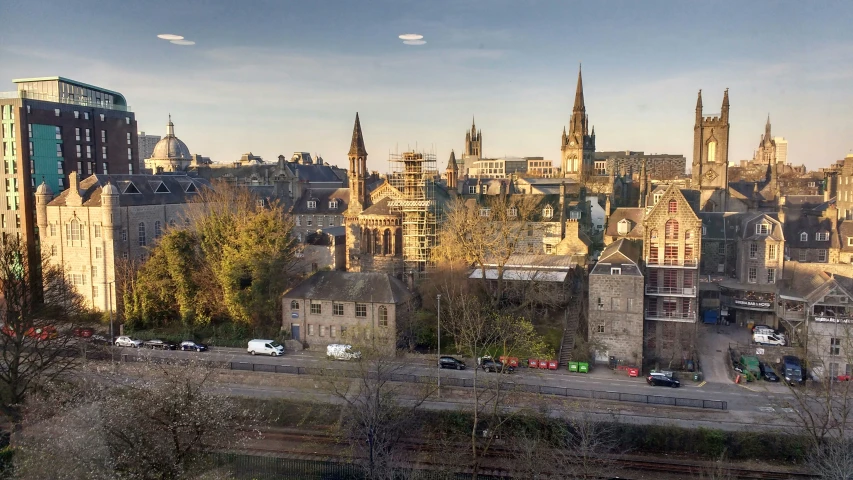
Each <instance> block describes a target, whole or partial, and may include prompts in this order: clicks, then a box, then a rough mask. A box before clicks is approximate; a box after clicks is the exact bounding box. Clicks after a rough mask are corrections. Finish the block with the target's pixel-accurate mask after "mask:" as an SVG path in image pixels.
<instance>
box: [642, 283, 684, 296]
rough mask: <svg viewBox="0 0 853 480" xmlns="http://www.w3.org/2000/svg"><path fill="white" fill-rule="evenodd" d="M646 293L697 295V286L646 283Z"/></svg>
mask: <svg viewBox="0 0 853 480" xmlns="http://www.w3.org/2000/svg"><path fill="white" fill-rule="evenodd" d="M646 293H647V294H649V295H688V296H696V287H659V286H655V285H646Z"/></svg>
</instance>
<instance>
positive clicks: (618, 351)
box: [588, 274, 643, 366]
mask: <svg viewBox="0 0 853 480" xmlns="http://www.w3.org/2000/svg"><path fill="white" fill-rule="evenodd" d="M599 300H600V303H599ZM588 324H589V337H590V343H592V347H593V349H594V351H595V360H596V361H597V362H607V361H608V359H609V357H611V356H613V357H616V359H618V360H622V361H624V362H626V363H628V364H631V365H637V366H639V365H642V361H643V359H642V356H643V277H642V276H639V275H637V276H631V275H598V274H596V275H590V276H589V323H588Z"/></svg>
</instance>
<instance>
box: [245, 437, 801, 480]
mask: <svg viewBox="0 0 853 480" xmlns="http://www.w3.org/2000/svg"><path fill="white" fill-rule="evenodd" d="M262 435H263V437H262V438H261V439H258V440H256V441H253V442H251V443H249V444H248V445H246V448H244V449H242V451H243V452H245V453H252V454H263V455H283V456H290V457H297V458H302V459H308V460H322V461H328V460H330V459H340V458H342V455H341V450H342V445H341V442H340V441H339V439H338V438H336V437H335V436H334V435H333V434H332V433H331V432H329V431H317V430H300V429H268V430H265V431H263V432H262ZM498 442H499V441H498ZM400 445H401V447H402V448H403V449H404V450H405V451H407V452H410V453H413V454H419V455H418V457H419V458H418V461H417V463H418V465H419V466H421V467H423V468H436V469H445V470H446V469H454V470H459V471H460V472H464V471H465V470H466V469H465V467H464V466H459V465H457V464H454V463H453V461H452V458H451V457H452V456H449V455H448V454H447V451H448V449H450V450H458V451H461V452H466V451H467V449H469V448H470V446H469V445H468V444H467V443H456V444H452V445H441V446H440V447H439V446H436V445H431V444H429V442H427V441H424V440H417V439H404V440H403V441H401V443H400ZM343 448H347V447H346V446H343ZM514 454H515V452H514V451H513V450H512V449H510V448H509V447H507V446H505V445H501V444H500V443H495V444H493V445H492V446H491V447H490V448H489V450H488V452H487V455H486V456H485V457H484V462H483V468H481V473H482V474H484V475H489V476H492V477H504V478H517V474H518V468H517V466H515V467H514ZM595 461H598V462H602V463H604V464H607V465H610V466H612V470H613V471H616V472H618V475H619V478H637V479H646V478H662V477H666V478H698V477H699V476H701V475H702V474H703V473H707V472H708V470H709V469H710V468H713V465H712V464H711V463H709V462H697V461H684V460H660V459H649V458H640V457H638V456H636V455H632V456H615V455H603V456H600V457H598V458H597V459H596V460H595ZM724 471H725V472H726V473H728V474H729V475H730V477H731V478H737V479H775V480H788V479H792V480H797V479H807V478H808V479H811V478H815V477H814V476H813V475H810V474H808V473H805V472H801V471H792V470H783V469H772V470H771V469H753V468H745V467H740V466H730V467H727V468H725V469H724ZM555 473H556V472H555ZM602 478H608V477H602Z"/></svg>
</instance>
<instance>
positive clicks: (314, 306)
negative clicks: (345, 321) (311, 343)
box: [290, 300, 388, 327]
mask: <svg viewBox="0 0 853 480" xmlns="http://www.w3.org/2000/svg"><path fill="white" fill-rule="evenodd" d="M290 309H291V310H299V301H298V300H292V301H291V302H290ZM310 312H311V314H312V315H322V314H323V304H322V303H321V302H318V301H315V300H311V301H310ZM332 315H335V316H343V315H344V304H343V303H338V302H332ZM355 316H356V317H362V318H364V317H367V304H366V303H356V304H355ZM377 316H378V317H379V318H378V321H379V325H380V326H383V327H384V326H387V325H388V307H386V306H384V305H380V306H379V309H378V311H377Z"/></svg>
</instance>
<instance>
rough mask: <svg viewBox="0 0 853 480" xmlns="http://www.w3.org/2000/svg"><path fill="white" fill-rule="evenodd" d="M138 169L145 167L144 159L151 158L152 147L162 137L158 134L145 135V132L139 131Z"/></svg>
mask: <svg viewBox="0 0 853 480" xmlns="http://www.w3.org/2000/svg"><path fill="white" fill-rule="evenodd" d="M137 137H138V138H139V171H140V172H142V170H143V169H145V159H146V158H151V156H152V154H153V153H154V147H155V146H156V145H157V142H159V141H160V139H161V138H162V137H161V136H160V135H146V134H145V132H139V134H138V135H137Z"/></svg>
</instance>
